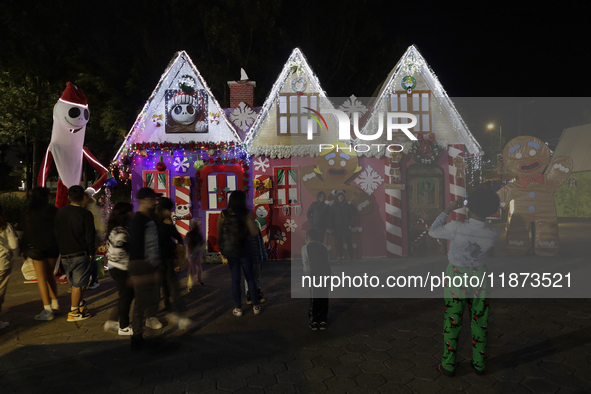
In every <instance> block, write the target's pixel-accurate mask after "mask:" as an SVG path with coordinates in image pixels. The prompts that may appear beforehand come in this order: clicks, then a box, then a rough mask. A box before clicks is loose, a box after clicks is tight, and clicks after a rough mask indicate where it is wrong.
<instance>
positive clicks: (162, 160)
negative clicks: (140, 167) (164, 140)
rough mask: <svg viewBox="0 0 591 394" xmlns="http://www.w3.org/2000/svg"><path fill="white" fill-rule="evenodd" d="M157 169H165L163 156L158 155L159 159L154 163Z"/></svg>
mask: <svg viewBox="0 0 591 394" xmlns="http://www.w3.org/2000/svg"><path fill="white" fill-rule="evenodd" d="M156 169H157V170H158V171H166V163H164V157H163V156H160V161H159V162H158V163H157V164H156Z"/></svg>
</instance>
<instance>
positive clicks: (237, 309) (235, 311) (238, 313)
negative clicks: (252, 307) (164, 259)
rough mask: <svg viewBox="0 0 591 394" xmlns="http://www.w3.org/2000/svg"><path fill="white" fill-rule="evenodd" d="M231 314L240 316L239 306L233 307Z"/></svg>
mask: <svg viewBox="0 0 591 394" xmlns="http://www.w3.org/2000/svg"><path fill="white" fill-rule="evenodd" d="M232 314H233V315H234V316H238V317H240V316H242V309H239V308H234V310H233V311H232Z"/></svg>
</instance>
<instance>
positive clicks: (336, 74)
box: [0, 0, 591, 141]
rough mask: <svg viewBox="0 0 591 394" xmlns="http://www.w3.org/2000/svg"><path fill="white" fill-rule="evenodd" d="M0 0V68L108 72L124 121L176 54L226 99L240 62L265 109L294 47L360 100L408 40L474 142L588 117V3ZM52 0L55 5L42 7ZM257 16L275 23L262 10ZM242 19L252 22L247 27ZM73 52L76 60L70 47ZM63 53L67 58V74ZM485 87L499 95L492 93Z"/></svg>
mask: <svg viewBox="0 0 591 394" xmlns="http://www.w3.org/2000/svg"><path fill="white" fill-rule="evenodd" d="M0 3H2V8H3V10H4V11H6V12H5V14H4V17H2V18H3V19H0V21H1V24H0V43H2V44H3V46H6V47H7V49H8V50H7V51H5V52H4V55H3V56H2V57H3V58H0V66H2V67H3V68H6V67H11V66H15V65H19V67H20V65H21V64H22V65H31V64H33V63H35V62H37V63H39V64H38V65H37V67H36V68H35V67H33V70H41V71H39V72H42V73H44V74H46V75H47V78H48V79H49V80H60V83H65V81H67V80H71V79H73V78H75V77H74V76H75V75H77V73H81V72H88V73H91V74H92V75H96V76H99V77H101V78H103V77H104V78H105V79H106V80H107V83H112V84H114V85H118V86H117V88H116V89H114V90H113V91H118V92H121V94H122V95H124V96H125V97H124V101H125V103H126V104H129V107H128V108H126V112H129V113H126V116H125V119H126V120H125V123H126V124H125V126H124V127H125V128H126V129H129V128H130V127H131V124H132V122H133V120H134V119H135V117H136V116H137V113H138V112H139V110H140V109H141V107H142V106H143V104H144V102H145V100H146V99H147V98H148V96H149V94H150V93H151V91H152V90H153V89H154V86H155V85H156V83H157V82H158V79H159V77H160V74H161V73H162V72H163V71H164V69H165V68H166V66H167V64H168V62H169V60H170V59H171V58H172V57H173V55H174V53H175V52H176V51H178V50H186V51H187V53H188V54H189V56H191V57H192V58H193V60H194V62H195V63H196V65H197V67H198V68H199V70H200V71H201V73H202V75H203V76H204V78H205V80H206V81H207V82H208V83H209V84H210V86H211V88H212V90H213V92H214V94H215V95H216V98H218V100H220V101H221V102H222V103H226V102H227V101H226V100H227V99H228V97H227V95H228V94H229V89H228V88H227V85H225V81H228V80H235V79H238V77H239V75H240V74H239V69H240V67H244V68H245V69H246V71H247V73H248V75H249V77H250V79H252V80H255V81H257V88H256V90H257V96H256V102H255V105H262V102H263V100H264V99H265V97H266V95H267V93H268V92H269V90H270V89H271V85H272V84H273V82H274V81H275V79H276V78H277V76H278V74H279V72H280V71H281V68H282V67H283V64H284V63H285V61H286V60H287V57H288V56H289V54H290V52H291V50H292V49H293V48H294V47H295V46H299V47H300V48H301V49H302V51H303V52H304V54H305V55H306V56H307V58H308V61H309V62H310V64H311V66H312V68H313V69H314V71H315V72H316V73H317V75H318V78H319V80H320V82H321V84H322V86H323V88H324V89H325V90H326V92H327V94H328V96H349V95H351V94H355V95H356V96H358V97H363V96H365V97H366V96H370V95H372V93H373V92H374V91H375V90H376V88H377V87H378V86H379V85H380V83H381V82H382V81H383V80H384V79H385V78H386V76H387V75H388V73H389V72H390V71H391V69H392V68H393V67H394V65H395V64H396V62H397V61H398V60H399V59H400V57H401V56H402V55H403V53H404V51H405V50H406V48H407V47H408V46H409V45H411V44H415V45H416V46H417V48H418V49H419V51H420V52H421V54H422V55H423V56H424V58H425V59H426V61H427V62H428V63H429V65H430V66H431V67H432V69H433V70H434V72H435V74H436V75H437V76H438V78H439V80H440V82H441V83H442V85H443V87H444V88H445V89H446V91H447V93H448V95H449V96H450V97H452V99H453V100H454V102H455V103H456V105H457V107H458V109H459V111H460V114H461V115H462V116H463V117H464V120H465V121H466V123H467V124H468V126H469V128H470V130H471V131H472V132H473V134H475V136H476V137H477V138H479V136H480V135H481V134H483V133H487V132H488V133H490V131H487V129H486V125H487V124H488V123H490V122H494V123H495V127H496V126H498V125H501V126H502V128H503V136H506V139H505V140H506V141H507V140H508V139H509V138H510V137H512V136H516V135H518V134H522V135H523V134H530V135H536V136H539V137H540V138H542V139H544V140H548V141H550V140H556V139H558V137H559V136H560V133H561V132H562V129H563V128H565V127H570V126H573V125H578V124H582V123H589V122H591V99H589V98H585V97H586V96H589V88H590V87H591V77H590V76H589V75H590V72H589V60H590V58H591V57H590V56H589V54H588V53H589V47H590V45H589V34H588V25H589V21H588V19H589V15H591V13H590V12H589V11H591V10H590V8H591V6H589V5H588V4H582V3H578V2H572V4H568V3H564V2H560V3H556V5H554V6H552V7H544V6H541V5H540V4H541V3H529V2H528V4H526V2H514V3H513V4H510V5H503V4H497V3H496V2H487V4H484V2H420V1H416V2H394V1H380V0H376V1H363V0H360V1H308V0H306V1H299V2H298V1H292V2H285V1H284V2H272V1H266V0H259V1H243V2H235V1H230V0H225V1H217V2H214V4H215V6H211V4H212V3H210V2H198V1H191V0H186V1H184V2H179V1H166V2H164V1H156V0H154V1H141V2H140V1H124V2H121V1H111V0H105V1H103V2H96V3H94V2H91V3H92V4H89V3H86V2H85V3H83V4H81V3H78V2H67V1H47V2H42V4H44V5H43V6H41V5H39V4H41V3H38V2H33V1H18V2H17V1H11V0H1V1H0ZM52 3H55V5H56V6H55V8H51V5H47V4H52ZM5 6H6V7H5ZM43 7H44V8H43ZM263 14H264V15H267V14H268V15H270V18H271V19H268V20H267V19H266V18H267V17H266V16H263V17H260V15H263ZM253 15H254V17H253ZM245 18H246V20H248V21H249V22H244V23H242V22H241V21H244V20H245ZM220 21H222V22H223V23H222V22H220ZM269 21H270V22H269ZM54 33H55V35H54ZM1 36H4V37H1ZM206 38H207V39H206ZM52 40H53V41H52ZM55 40H58V42H55ZM216 40H217V41H216ZM80 46H83V47H84V48H86V49H85V50H80ZM72 48H74V50H73V53H74V54H75V56H70V55H69V50H71V49H72ZM44 51H46V52H47V53H44ZM52 51H53V52H56V54H55V56H53V57H52ZM60 62H62V63H63V62H67V63H69V66H68V67H64V68H63V70H62V66H60V67H57V66H58V65H59V64H60ZM27 67H28V66H27ZM77 67H78V68H77ZM61 81H63V82H61ZM491 97H494V98H503V99H495V100H490V99H487V98H491ZM548 97H579V98H580V99H578V100H572V99H569V100H559V101H556V100H550V99H548ZM466 98H471V99H466ZM476 98H478V99H476ZM495 130H498V129H495Z"/></svg>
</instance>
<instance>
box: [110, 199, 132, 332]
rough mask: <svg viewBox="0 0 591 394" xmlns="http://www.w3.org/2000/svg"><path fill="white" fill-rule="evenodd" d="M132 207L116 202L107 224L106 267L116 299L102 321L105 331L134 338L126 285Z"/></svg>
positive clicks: (128, 289)
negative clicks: (115, 290) (113, 285)
mask: <svg viewBox="0 0 591 394" xmlns="http://www.w3.org/2000/svg"><path fill="white" fill-rule="evenodd" d="M132 213H133V205H132V204H130V203H128V202H118V203H117V204H115V206H114V207H113V210H112V211H111V215H109V219H108V221H107V230H106V232H105V238H106V239H107V267H108V268H109V274H110V275H111V278H113V280H114V281H115V284H116V285H117V291H118V292H119V300H118V302H117V306H116V307H115V308H113V309H112V310H111V316H110V317H109V320H107V322H105V326H104V328H105V331H109V330H116V331H117V333H118V334H119V335H133V330H132V329H131V325H130V324H129V312H130V309H131V302H132V301H133V297H134V291H133V286H131V284H130V283H129V228H130V225H131V215H132Z"/></svg>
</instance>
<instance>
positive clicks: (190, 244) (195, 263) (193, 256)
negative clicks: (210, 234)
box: [185, 219, 205, 292]
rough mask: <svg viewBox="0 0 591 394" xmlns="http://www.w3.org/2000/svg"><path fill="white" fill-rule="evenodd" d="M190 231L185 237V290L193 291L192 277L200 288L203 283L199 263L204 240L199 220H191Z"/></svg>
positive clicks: (203, 250) (201, 269) (201, 268)
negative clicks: (186, 264) (186, 273)
mask: <svg viewBox="0 0 591 394" xmlns="http://www.w3.org/2000/svg"><path fill="white" fill-rule="evenodd" d="M189 226H190V230H189V231H188V232H187V235H186V236H185V242H186V244H187V261H188V275H187V290H188V291H189V292H191V291H193V284H194V283H195V279H193V278H194V276H197V282H199V284H200V285H201V286H203V285H205V283H203V267H202V265H201V262H202V260H203V257H204V256H205V240H204V239H203V236H202V235H201V223H200V222H199V219H191V222H190V223H189Z"/></svg>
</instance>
